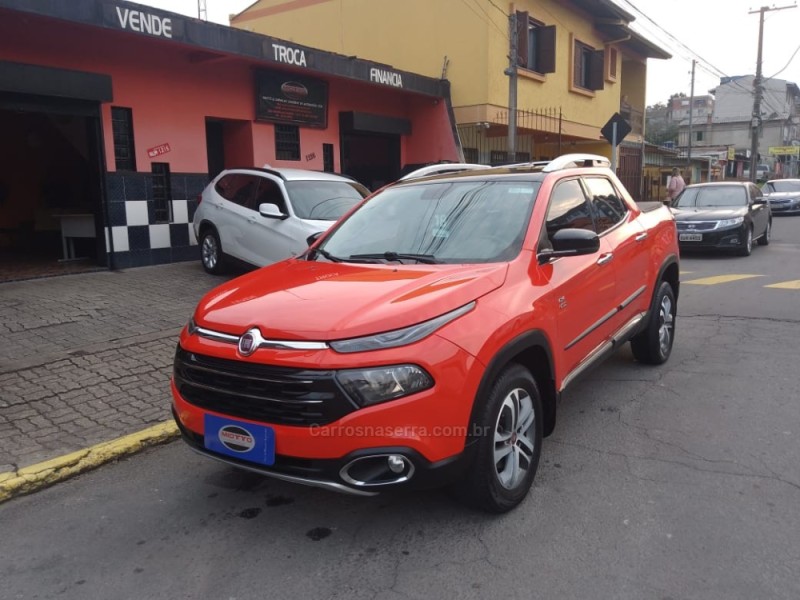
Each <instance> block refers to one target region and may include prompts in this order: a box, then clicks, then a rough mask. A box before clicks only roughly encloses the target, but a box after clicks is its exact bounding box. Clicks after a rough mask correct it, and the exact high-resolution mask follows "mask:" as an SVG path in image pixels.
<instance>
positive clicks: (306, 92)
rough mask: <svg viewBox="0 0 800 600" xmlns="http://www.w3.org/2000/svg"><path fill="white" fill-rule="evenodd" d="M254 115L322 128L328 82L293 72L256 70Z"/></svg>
mask: <svg viewBox="0 0 800 600" xmlns="http://www.w3.org/2000/svg"><path fill="white" fill-rule="evenodd" d="M256 119H257V120H259V121H270V122H272V123H287V124H290V125H300V126H303V127H319V128H322V129H324V128H326V127H327V126H328V83H327V82H326V81H322V80H320V79H314V78H312V77H304V76H302V75H295V74H293V73H285V72H283V73H282V72H280V71H257V72H256Z"/></svg>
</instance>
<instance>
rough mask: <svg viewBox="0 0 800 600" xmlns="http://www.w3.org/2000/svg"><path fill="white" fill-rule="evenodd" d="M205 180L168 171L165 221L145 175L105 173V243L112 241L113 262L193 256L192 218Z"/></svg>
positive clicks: (133, 263)
mask: <svg viewBox="0 0 800 600" xmlns="http://www.w3.org/2000/svg"><path fill="white" fill-rule="evenodd" d="M206 179H207V177H206V176H205V175H195V174H173V175H172V178H171V183H172V197H173V198H174V200H172V201H171V206H170V220H169V222H158V221H157V220H156V205H155V200H154V198H153V189H152V179H151V176H150V174H148V173H109V174H108V175H107V190H108V193H107V198H108V213H109V221H110V227H107V228H106V247H107V248H111V247H112V246H111V245H112V244H113V251H114V262H115V264H116V265H117V266H118V267H120V268H124V267H128V266H141V265H149V264H159V263H165V262H175V261H181V260H192V259H195V258H197V257H198V254H197V248H196V246H197V239H196V238H195V235H194V230H193V228H192V218H193V217H194V211H195V210H196V208H197V199H196V198H197V196H198V195H199V194H200V193H201V192H202V191H203V187H204V186H205V182H206Z"/></svg>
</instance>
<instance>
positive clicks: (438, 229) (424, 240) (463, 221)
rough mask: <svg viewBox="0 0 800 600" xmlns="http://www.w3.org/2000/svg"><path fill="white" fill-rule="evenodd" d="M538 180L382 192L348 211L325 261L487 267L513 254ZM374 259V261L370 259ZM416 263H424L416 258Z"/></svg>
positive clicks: (522, 235)
mask: <svg viewBox="0 0 800 600" xmlns="http://www.w3.org/2000/svg"><path fill="white" fill-rule="evenodd" d="M538 191H539V182H531V181H518V182H509V181H503V182H499V181H475V180H471V181H458V182H441V183H435V182H432V183H427V184H415V185H410V186H398V187H394V188H389V189H387V190H386V191H384V192H382V193H380V194H378V195H377V196H375V197H374V198H372V199H371V200H370V201H369V202H367V203H366V204H364V205H363V206H362V207H361V208H359V209H358V210H357V211H356V212H355V213H353V214H352V215H351V216H350V217H349V218H348V219H347V220H346V221H345V222H344V223H342V224H341V225H340V226H339V227H338V229H336V230H335V231H334V232H333V233H332V234H331V235H330V236H329V237H328V239H327V240H325V242H324V243H323V245H322V249H323V250H324V251H325V252H326V253H327V255H328V256H329V257H336V258H337V259H342V260H347V259H349V258H350V257H352V256H355V257H358V256H359V255H386V254H387V253H389V254H388V255H387V260H389V258H388V256H391V255H401V256H399V257H398V259H399V260H405V259H408V260H414V259H413V258H411V257H410V256H403V255H422V256H424V262H446V263H488V262H500V261H507V260H511V259H512V258H514V257H515V256H516V255H517V254H519V251H520V249H521V248H522V242H523V240H524V238H525V233H526V232H527V229H528V222H529V221H530V215H531V210H532V208H533V203H534V199H535V198H536V193H537V192H538ZM375 258H378V257H377V256H376V257H375ZM420 262H423V261H420Z"/></svg>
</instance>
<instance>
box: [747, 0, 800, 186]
mask: <svg viewBox="0 0 800 600" xmlns="http://www.w3.org/2000/svg"><path fill="white" fill-rule="evenodd" d="M787 8H797V7H796V6H773V7H771V8H770V7H769V6H762V7H761V8H760V9H758V10H751V11H750V12H749V13H748V14H750V15H754V14H756V13H759V14H760V16H759V19H758V58H757V59H756V78H755V79H754V80H753V88H754V89H753V91H754V92H755V93H754V98H753V119H752V121H751V122H750V135H751V137H750V181H752V182H754V183H755V181H756V179H757V177H758V173H757V168H758V137H759V135H760V133H761V98H762V95H763V93H764V89H763V86H762V81H761V58H762V48H763V44H764V13H766V12H769V11H772V10H784V9H787Z"/></svg>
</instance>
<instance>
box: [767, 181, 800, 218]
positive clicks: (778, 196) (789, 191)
mask: <svg viewBox="0 0 800 600" xmlns="http://www.w3.org/2000/svg"><path fill="white" fill-rule="evenodd" d="M761 191H762V192H763V193H764V196H766V197H767V200H768V201H769V208H770V210H771V211H772V214H773V215H788V214H798V213H800V179H772V180H770V181H768V182H767V184H766V185H765V186H764V187H763V188H761Z"/></svg>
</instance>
